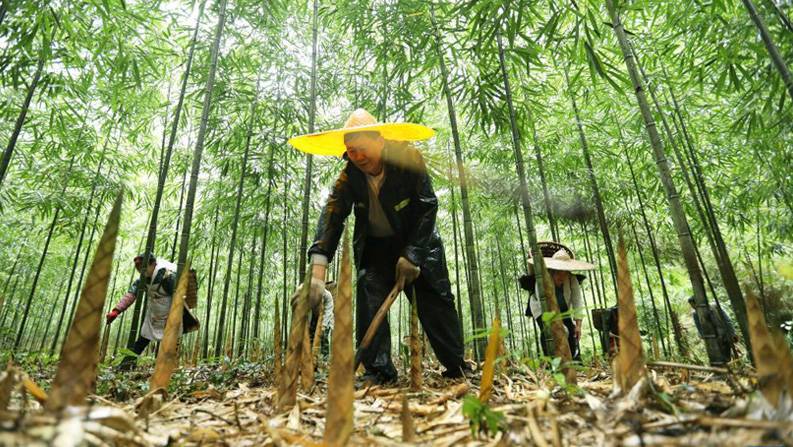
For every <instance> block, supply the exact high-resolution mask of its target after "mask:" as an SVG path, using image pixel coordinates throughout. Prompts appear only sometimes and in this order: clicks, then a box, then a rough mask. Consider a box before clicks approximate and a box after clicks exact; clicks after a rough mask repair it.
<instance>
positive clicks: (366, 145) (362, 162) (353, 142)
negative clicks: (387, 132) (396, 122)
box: [344, 133, 385, 175]
mask: <svg viewBox="0 0 793 447" xmlns="http://www.w3.org/2000/svg"><path fill="white" fill-rule="evenodd" d="M344 145H345V146H347V157H348V158H349V159H350V161H352V163H353V164H354V165H355V166H356V167H357V168H358V169H360V170H361V171H363V172H364V173H366V174H369V175H378V174H380V172H382V170H383V161H382V155H383V146H384V145H385V140H384V139H383V137H382V136H381V135H377V136H374V135H369V134H364V133H358V134H351V135H347V136H346V138H345V139H344Z"/></svg>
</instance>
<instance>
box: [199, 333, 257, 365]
mask: <svg viewBox="0 0 793 447" xmlns="http://www.w3.org/2000/svg"><path fill="white" fill-rule="evenodd" d="M200 353H201V331H196V333H195V343H193V353H192V354H191V355H190V364H191V365H192V366H196V365H198V357H199V355H201V354H200ZM257 360H258V359H257Z"/></svg>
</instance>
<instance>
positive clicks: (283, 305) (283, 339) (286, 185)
mask: <svg viewBox="0 0 793 447" xmlns="http://www.w3.org/2000/svg"><path fill="white" fill-rule="evenodd" d="M283 203H284V211H283V212H284V215H283V221H282V222H281V234H282V235H283V240H282V243H283V248H282V254H281V259H282V264H283V265H282V267H283V272H284V276H283V285H282V289H281V293H282V294H283V296H282V297H281V346H284V347H286V346H287V337H289V333H288V331H287V328H286V325H287V321H288V320H287V318H288V313H287V309H289V306H287V305H286V303H287V302H288V295H287V294H288V293H289V292H288V286H287V283H288V282H289V271H288V270H289V262H288V261H287V258H288V256H287V253H288V251H287V248H288V237H287V233H288V231H287V225H286V223H287V221H288V220H289V179H288V177H287V175H286V171H284V202H283Z"/></svg>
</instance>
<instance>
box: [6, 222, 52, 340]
mask: <svg viewBox="0 0 793 447" xmlns="http://www.w3.org/2000/svg"><path fill="white" fill-rule="evenodd" d="M60 214H61V207H60V206H58V208H56V209H55V215H54V216H53V217H52V223H51V224H50V228H49V230H48V231H47V239H46V241H45V242H44V248H43V249H42V250H41V256H40V257H39V264H38V267H36V274H35V276H34V277H33V284H32V285H31V286H30V294H29V295H28V300H27V302H26V303H25V309H24V311H23V313H22V322H21V323H20V325H19V328H18V330H17V336H16V340H15V341H14V351H16V350H17V349H18V348H19V346H20V343H21V341H22V334H23V333H24V332H25V326H26V324H27V320H28V315H29V314H30V305H31V303H32V302H33V296H35V295H36V286H37V285H38V282H39V276H41V269H42V267H43V266H44V261H45V260H46V259H47V253H48V252H49V249H50V241H51V240H52V233H53V232H54V231H55V224H56V223H58V217H59V216H60Z"/></svg>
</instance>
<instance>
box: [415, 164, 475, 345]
mask: <svg viewBox="0 0 793 447" xmlns="http://www.w3.org/2000/svg"><path fill="white" fill-rule="evenodd" d="M451 169H452V168H451V164H450V165H449V180H450V181H451V179H452V173H451ZM449 190H450V191H451V193H452V235H453V237H454V285H455V288H456V291H457V316H458V318H459V320H460V333H461V334H463V339H464V338H465V324H464V323H463V321H464V320H463V305H462V297H461V296H460V295H461V294H460V251H459V247H458V244H457V237H458V235H459V232H458V231H457V198H456V197H455V194H454V182H451V183H450V185H449ZM401 303H402V302H401V301H400V306H401ZM400 315H401V313H400ZM400 340H401V338H400Z"/></svg>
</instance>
